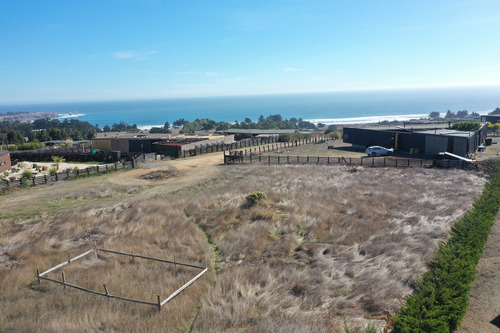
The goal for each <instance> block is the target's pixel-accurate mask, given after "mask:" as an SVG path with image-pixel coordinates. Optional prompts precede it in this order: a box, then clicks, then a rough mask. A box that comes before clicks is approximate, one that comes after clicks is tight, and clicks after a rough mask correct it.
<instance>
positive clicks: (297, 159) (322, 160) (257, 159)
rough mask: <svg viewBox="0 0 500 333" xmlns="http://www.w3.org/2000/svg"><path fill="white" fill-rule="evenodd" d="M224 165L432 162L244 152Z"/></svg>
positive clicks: (425, 163) (410, 164)
mask: <svg viewBox="0 0 500 333" xmlns="http://www.w3.org/2000/svg"><path fill="white" fill-rule="evenodd" d="M224 163H225V164H231V163H240V164H253V163H261V164H279V165H281V164H317V165H349V166H365V167H430V166H432V165H433V161H432V160H424V159H414V158H400V157H393V156H391V157H357V158H354V157H321V156H262V155H244V154H243V152H238V153H233V154H231V155H230V154H224Z"/></svg>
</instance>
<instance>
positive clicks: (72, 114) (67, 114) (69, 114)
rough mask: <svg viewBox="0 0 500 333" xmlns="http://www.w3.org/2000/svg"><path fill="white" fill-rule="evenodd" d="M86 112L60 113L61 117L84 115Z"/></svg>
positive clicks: (59, 116)
mask: <svg viewBox="0 0 500 333" xmlns="http://www.w3.org/2000/svg"><path fill="white" fill-rule="evenodd" d="M83 116H85V113H59V115H58V118H59V119H66V118H77V117H83Z"/></svg>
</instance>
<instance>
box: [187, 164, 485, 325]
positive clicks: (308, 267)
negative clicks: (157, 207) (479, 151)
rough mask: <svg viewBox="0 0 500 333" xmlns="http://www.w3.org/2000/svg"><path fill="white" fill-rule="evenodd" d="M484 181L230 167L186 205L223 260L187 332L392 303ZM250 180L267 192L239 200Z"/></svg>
mask: <svg viewBox="0 0 500 333" xmlns="http://www.w3.org/2000/svg"><path fill="white" fill-rule="evenodd" d="M483 185H484V179H483V178H481V177H479V176H478V175H475V174H471V173H467V172H463V171H457V170H454V171H443V170H424V169H363V168H358V169H354V170H352V171H347V169H341V168H338V167H319V166H281V167H280V166H271V167H265V168H262V167H239V168H237V169H236V170H235V171H234V174H233V175H232V176H228V177H227V178H226V179H222V180H220V181H219V182H218V183H216V184H214V185H213V186H212V187H211V189H210V194H211V195H210V196H206V195H200V196H198V197H197V198H196V199H194V200H192V201H191V202H190V204H189V205H188V206H187V208H186V211H187V213H188V214H189V215H190V216H191V217H192V218H193V219H194V221H196V222H197V223H198V224H199V225H200V226H201V227H202V228H203V229H204V230H205V231H206V232H207V233H208V234H209V235H210V237H211V239H212V241H213V242H214V243H215V244H216V245H217V247H218V249H219V251H220V256H221V260H222V261H223V264H222V266H221V270H220V275H219V276H218V279H217V282H216V285H215V287H214V288H213V289H211V291H210V292H209V294H208V296H207V297H205V298H204V299H203V302H202V307H201V311H200V313H199V316H198V320H197V321H196V323H195V331H199V332H207V331H210V332H223V331H238V330H243V331H245V332H247V331H248V332H262V331H266V332H271V331H272V332H276V331H279V332H289V331H290V327H291V326H293V330H292V331H295V332H309V331H332V329H333V328H335V327H336V328H342V327H343V318H344V317H345V316H346V317H348V318H349V322H350V323H354V324H355V323H363V318H370V317H377V316H383V315H384V314H386V313H388V312H392V313H394V312H395V311H396V310H397V309H398V308H399V305H400V304H399V303H398V301H397V300H398V298H399V297H402V296H405V295H407V294H410V293H411V292H412V288H413V286H414V282H415V280H416V279H418V278H419V277H420V276H421V275H422V273H423V272H424V271H425V270H426V263H427V262H429V260H430V259H431V258H432V256H433V251H434V249H435V248H436V247H437V243H438V242H439V241H441V240H445V239H446V238H447V235H448V232H449V229H450V225H451V224H452V223H453V222H454V221H455V220H456V219H457V218H459V217H460V216H461V215H463V214H464V212H465V211H466V210H467V209H468V208H469V207H471V204H472V202H473V200H474V198H475V197H476V196H478V195H479V193H480V192H481V189H482V187H483ZM254 190H258V191H263V192H264V193H266V195H267V199H266V201H265V202H263V203H261V204H260V205H256V206H253V207H247V206H246V205H245V204H244V203H245V196H246V195H247V194H248V193H250V192H251V191H254ZM276 323H281V324H279V325H277V324H276ZM284 323H288V324H284Z"/></svg>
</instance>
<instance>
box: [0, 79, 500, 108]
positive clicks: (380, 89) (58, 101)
mask: <svg viewBox="0 0 500 333" xmlns="http://www.w3.org/2000/svg"><path fill="white" fill-rule="evenodd" d="M494 87H500V83H495V84H474V85H449V86H419V87H382V88H360V89H338V90H322V91H300V92H274V93H249V94H227V95H224V94H220V95H217V94H216V95H208V96H205V95H198V96H177V97H159V96H150V97H145V96H138V97H135V98H123V99H121V98H117V99H113V98H110V99H106V98H104V99H99V98H96V99H75V100H52V101H31V102H19V101H18V102H0V106H2V107H8V106H29V105H45V104H47V105H48V104H70V103H106V102H110V103H113V102H133V101H136V102H137V101H152V100H175V99H203V98H224V97H252V96H255V97H257V96H280V95H308V94H327V93H349V92H353V93H355V92H376V91H381V92H383V91H411V90H414V91H415V90H429V89H432V90H434V89H435V90H440V89H442V90H445V89H468V88H476V89H477V88H494Z"/></svg>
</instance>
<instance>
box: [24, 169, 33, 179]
mask: <svg viewBox="0 0 500 333" xmlns="http://www.w3.org/2000/svg"><path fill="white" fill-rule="evenodd" d="M23 178H33V172H31V171H30V170H26V171H24V172H23Z"/></svg>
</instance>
